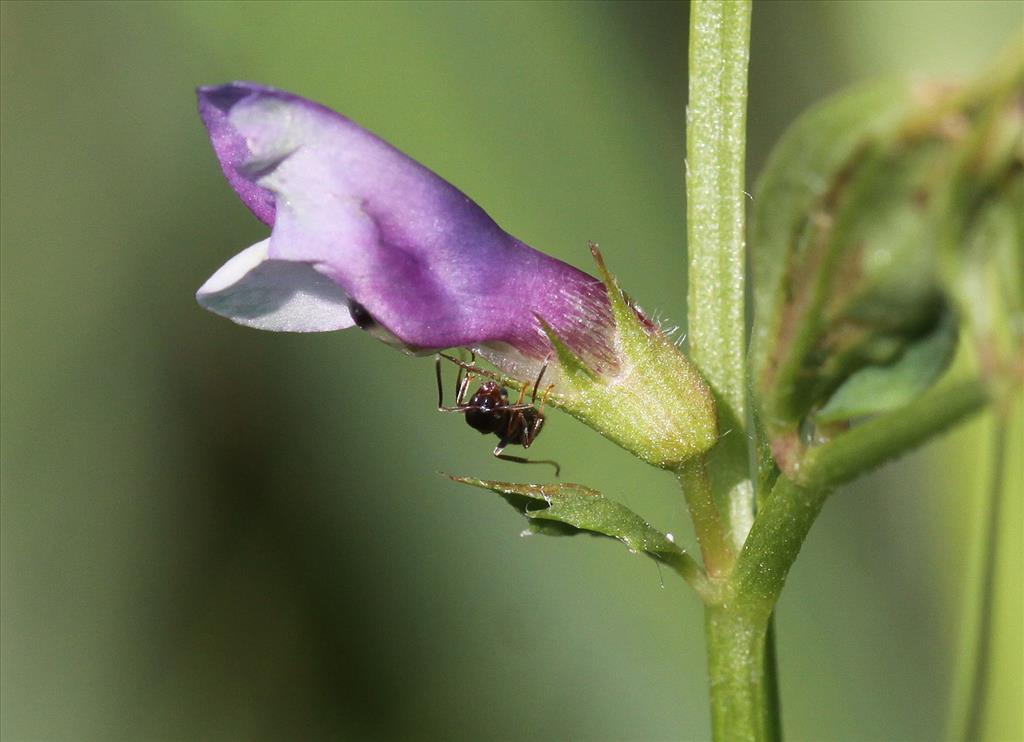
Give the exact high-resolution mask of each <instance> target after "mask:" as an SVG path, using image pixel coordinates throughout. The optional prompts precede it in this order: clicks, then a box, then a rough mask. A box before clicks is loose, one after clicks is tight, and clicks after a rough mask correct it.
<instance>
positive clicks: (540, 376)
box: [530, 361, 550, 404]
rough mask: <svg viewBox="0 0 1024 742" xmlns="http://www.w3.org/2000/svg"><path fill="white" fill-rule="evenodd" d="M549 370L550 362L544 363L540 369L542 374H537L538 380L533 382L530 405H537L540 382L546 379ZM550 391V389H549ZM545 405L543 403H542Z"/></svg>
mask: <svg viewBox="0 0 1024 742" xmlns="http://www.w3.org/2000/svg"><path fill="white" fill-rule="evenodd" d="M547 370H548V362H547V361H544V365H543V366H541V367H540V373H539V374H537V380H536V381H535V382H533V395H532V396H531V397H530V404H536V403H537V390H538V389H540V380H541V379H543V378H544V372H545V371H547ZM549 389H550V387H549ZM542 404H543V403H542Z"/></svg>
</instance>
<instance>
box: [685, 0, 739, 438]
mask: <svg viewBox="0 0 1024 742" xmlns="http://www.w3.org/2000/svg"><path fill="white" fill-rule="evenodd" d="M750 13H751V4H750V2H748V1H746V0H738V1H735V2H729V1H723V0H694V2H693V3H692V5H691V8H690V62H689V64H690V96H689V101H688V103H687V107H686V158H687V174H686V225H687V238H688V242H687V245H688V252H689V293H688V297H687V305H688V309H687V318H688V324H689V333H688V338H689V343H690V357H691V358H692V359H693V361H694V363H696V364H697V367H698V368H700V370H701V372H702V373H703V374H704V377H705V378H706V379H707V380H708V382H709V383H710V384H711V387H712V389H714V391H715V393H716V395H717V396H718V398H719V401H720V402H721V403H723V404H724V405H725V406H726V407H727V408H728V409H729V412H730V413H731V416H732V418H733V419H734V420H735V421H736V424H737V425H740V426H741V427H745V424H744V423H745V419H746V389H747V378H746V366H745V363H744V360H745V358H746V350H747V348H746V317H745V309H744V243H743V232H744V210H745V203H744V195H743V184H744V156H745V152H744V150H745V144H746V128H745V127H746V115H747V62H748V58H749V49H750Z"/></svg>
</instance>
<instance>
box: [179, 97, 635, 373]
mask: <svg viewBox="0 0 1024 742" xmlns="http://www.w3.org/2000/svg"><path fill="white" fill-rule="evenodd" d="M198 95H199V112H200V115H201V116H202V118H203V121H204V123H205V124H206V127H207V129H208V130H209V133H210V139H211V141H212V143H213V148H214V151H215V152H216V154H217V157H218V158H219V159H220V164H221V167H222V169H223V170H224V174H225V175H226V176H227V179H228V182H229V183H230V184H231V185H232V187H233V188H234V189H235V191H236V192H237V193H238V195H239V197H240V198H241V199H242V201H243V203H245V205H246V206H248V207H249V209H251V210H252V212H253V213H254V214H255V215H256V216H257V217H258V218H259V219H260V220H262V221H263V222H265V223H266V224H267V225H269V226H270V227H271V230H272V231H271V235H270V238H269V240H264V241H262V242H260V243H258V244H256V245H253V246H252V247H250V248H248V249H247V250H244V251H242V252H241V253H240V254H238V255H237V256H235V257H234V258H232V259H231V260H229V261H228V262H227V263H226V264H225V265H224V266H223V267H222V268H221V269H220V270H219V271H217V273H216V274H214V276H213V277H212V278H210V280H209V281H207V282H206V283H205V284H204V285H203V286H202V288H200V289H199V292H198V294H197V299H198V300H199V303H200V304H201V305H203V306H204V307H206V308H207V309H210V310H212V311H214V312H216V313H218V314H221V315H224V316H226V317H228V318H230V319H232V320H234V321H235V322H238V323H240V324H244V325H248V326H251V327H257V328H260V329H265V330H283V331H293V332H316V331H324V330H339V329H343V328H346V327H351V326H352V325H354V324H356V325H359V326H361V327H364V328H366V329H371V330H374V331H375V332H376V333H377V334H379V335H381V336H384V337H385V338H386V339H389V340H392V341H394V342H397V343H398V344H400V345H401V346H402V347H404V348H405V349H406V350H409V351H411V352H417V353H418V352H430V351H433V350H438V349H443V348H451V347H460V346H461V347H468V348H473V349H475V350H477V351H478V352H479V353H481V354H482V355H483V356H484V357H486V358H488V359H489V360H491V361H492V362H495V363H496V364H497V365H498V366H499V367H500V368H502V369H503V370H504V371H505V372H506V373H508V374H509V375H511V376H513V377H515V378H517V379H520V380H532V377H533V376H534V375H535V374H536V371H537V369H538V368H539V366H540V365H541V364H542V363H543V362H544V361H545V359H547V358H548V357H549V356H551V355H552V348H551V344H550V341H549V339H548V337H547V336H546V334H545V332H544V330H543V329H542V325H541V323H540V321H539V318H542V319H543V320H544V321H545V322H547V323H548V324H549V325H550V326H551V327H552V328H553V329H554V331H555V332H556V333H557V334H558V336H559V337H560V338H561V339H562V340H563V341H564V342H565V344H566V345H567V346H568V347H569V348H571V349H572V350H573V351H574V352H575V353H576V354H577V355H579V356H580V357H581V358H582V359H583V360H584V361H586V362H587V364H588V365H590V366H591V367H592V368H594V369H596V370H598V371H602V372H603V371H606V370H614V368H616V366H617V358H616V355H615V353H614V351H613V338H612V329H613V326H614V323H613V320H612V317H611V310H610V307H609V303H608V297H607V292H606V290H605V287H604V285H603V284H602V282H601V281H600V280H598V279H596V278H594V277H592V276H589V275H587V274H586V273H583V272H582V271H579V270H577V269H576V268H573V267H572V266H569V265H567V264H565V263H563V262H561V261H559V260H556V259H554V258H552V257H549V256H547V255H545V254H543V253H541V252H538V251H536V250H534V249H533V248H531V247H529V246H528V245H526V244H524V243H522V242H521V241H519V240H517V239H516V238H515V237H512V236H511V235H509V234H508V233H506V232H505V231H503V230H502V229H501V228H500V227H499V226H498V225H497V224H495V223H494V221H493V220H492V219H491V218H490V217H489V216H488V215H487V214H486V213H485V212H484V211H483V210H482V209H481V208H480V207H479V206H477V205H476V204H475V203H474V202H473V201H471V200H470V199H469V198H467V197H466V196H465V195H464V194H463V193H462V192H461V191H459V190H458V189H457V188H455V187H454V186H452V185H451V184H450V183H448V182H447V181H445V180H443V179H442V178H440V177H438V176H437V175H436V174H434V173H433V172H431V171H430V170H428V169H427V168H425V167H423V166H422V165H420V164H419V163H417V162H416V161H414V160H412V159H411V158H409V157H407V156H406V155H404V154H402V153H401V152H399V151H398V150H397V149H395V148H394V147H392V146H391V145H390V144H388V143H387V142H384V141H383V140H381V139H379V138H378V137H376V136H374V135H373V134H371V133H370V132H368V131H366V130H365V129H363V128H362V127H360V126H358V125H357V124H355V123H353V122H352V121H350V120H349V119H347V118H345V117H344V116H342V115H340V114H338V113H335V112H334V111H331V110H330V109H328V108H325V107H324V106H321V105H319V104H317V103H313V102H311V101H308V100H306V99H304V98H301V97H299V96H296V95H293V94H291V93H286V92H283V91H280V90H274V89H272V88H267V87H263V86H260V85H255V84H253V83H231V84H228V85H222V86H218V87H204V88H200V89H199V91H198Z"/></svg>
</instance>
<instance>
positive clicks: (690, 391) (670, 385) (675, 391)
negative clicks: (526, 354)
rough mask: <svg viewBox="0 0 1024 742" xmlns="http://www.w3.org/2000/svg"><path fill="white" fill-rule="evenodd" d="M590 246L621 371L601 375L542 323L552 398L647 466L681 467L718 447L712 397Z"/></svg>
mask: <svg viewBox="0 0 1024 742" xmlns="http://www.w3.org/2000/svg"><path fill="white" fill-rule="evenodd" d="M590 248H591V253H592V254H593V255H594V259H595V260H596V261H597V266H598V269H599V271H600V273H601V278H602V279H603V280H604V283H605V286H606V288H607V291H608V299H609V301H610V302H611V307H612V313H613V316H614V318H615V329H614V347H615V351H616V355H617V356H618V359H619V365H618V368H617V369H616V370H614V371H609V372H605V373H601V374H599V373H597V372H596V371H594V370H593V369H591V368H589V367H588V366H587V365H586V363H584V361H582V360H581V359H580V358H579V357H578V356H577V355H576V354H575V353H573V351H572V350H571V349H570V348H569V347H568V346H567V345H566V344H565V343H564V342H563V341H562V340H561V339H560V338H559V337H558V335H557V334H556V333H555V331H554V330H552V328H551V327H550V325H548V324H547V323H546V322H544V320H543V319H542V318H538V320H539V321H540V322H541V327H542V328H543V329H544V332H545V333H546V334H547V336H548V339H549V340H550V341H551V345H552V347H553V348H554V350H555V358H554V359H553V362H555V363H557V364H558V366H559V370H560V372H561V376H560V381H559V383H558V385H557V387H555V388H554V389H552V391H551V393H550V395H549V396H548V397H547V400H548V401H549V402H550V403H551V404H552V405H554V406H556V407H559V408H561V409H563V410H565V411H566V412H568V413H569V414H570V415H572V416H573V417H575V418H577V419H579V420H581V421H582V422H584V423H586V424H587V425H589V426H590V427H592V428H593V429H594V430H596V431H597V432H599V433H600V434H601V435H603V436H604V437H606V438H608V439H609V440H611V441H614V442H615V443H617V444H618V445H620V446H622V447H623V448H625V449H626V450H627V451H629V452H630V453H632V454H633V455H635V456H637V457H638V458H641V459H643V460H644V461H646V462H647V463H649V464H652V465H654V466H657V467H661V468H663V469H676V468H678V467H679V465H680V464H682V463H684V462H686V461H688V460H689V459H692V458H693V457H695V456H699V455H701V454H703V453H705V452H707V451H708V450H709V449H710V448H711V447H712V446H714V444H715V442H716V441H717V439H718V423H717V415H716V411H715V401H714V397H713V396H712V394H711V390H710V388H709V387H708V385H707V383H706V382H705V381H704V379H703V377H702V376H701V375H700V373H699V372H698V371H697V368H696V367H695V366H694V365H693V364H692V363H691V362H690V360H689V359H688V358H687V357H686V356H684V355H683V354H682V353H681V352H680V350H679V349H678V348H677V347H676V346H675V345H674V344H673V343H672V341H671V340H670V339H669V338H668V337H667V336H666V335H665V334H664V333H663V332H662V331H661V330H660V329H658V328H657V327H656V326H655V325H654V324H653V323H651V322H650V321H648V320H646V318H644V317H643V316H642V315H641V314H640V313H639V312H638V311H637V309H636V308H635V307H634V306H633V304H632V303H631V302H630V301H629V299H628V298H627V297H626V295H625V294H624V293H623V292H622V290H621V289H620V288H619V286H618V282H617V281H616V280H615V277H614V276H612V274H611V273H609V271H608V269H607V267H605V264H604V260H603V258H602V257H601V253H600V251H599V250H598V248H597V245H595V244H591V246H590Z"/></svg>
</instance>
